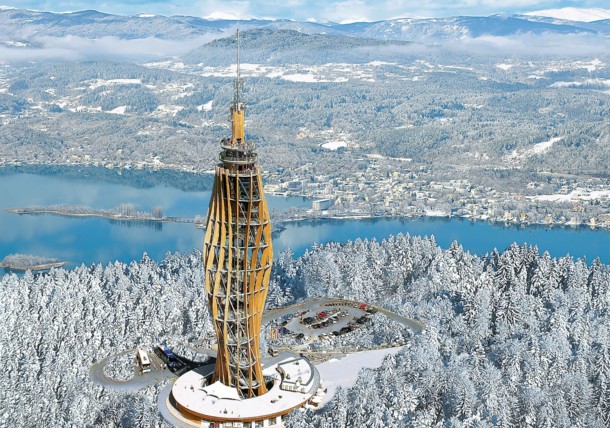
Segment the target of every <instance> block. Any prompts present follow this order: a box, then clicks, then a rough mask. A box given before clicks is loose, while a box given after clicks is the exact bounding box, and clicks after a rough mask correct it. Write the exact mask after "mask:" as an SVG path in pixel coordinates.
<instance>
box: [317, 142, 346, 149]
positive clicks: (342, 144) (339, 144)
mask: <svg viewBox="0 0 610 428" xmlns="http://www.w3.org/2000/svg"><path fill="white" fill-rule="evenodd" d="M340 147H347V143H346V142H345V141H329V142H328V143H324V144H322V148H324V149H328V150H337V149H338V148H340Z"/></svg>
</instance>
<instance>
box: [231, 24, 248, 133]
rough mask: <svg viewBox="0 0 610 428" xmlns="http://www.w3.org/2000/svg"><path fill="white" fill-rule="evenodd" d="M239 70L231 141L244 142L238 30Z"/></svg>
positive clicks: (234, 87) (236, 74)
mask: <svg viewBox="0 0 610 428" xmlns="http://www.w3.org/2000/svg"><path fill="white" fill-rule="evenodd" d="M236 37H237V72H236V73H235V82H234V84H233V89H234V93H233V105H232V106H231V123H232V124H231V131H232V132H231V143H232V144H244V143H245V142H246V131H245V129H244V127H245V125H244V105H243V103H242V101H241V86H242V82H241V76H240V70H239V30H237V36H236Z"/></svg>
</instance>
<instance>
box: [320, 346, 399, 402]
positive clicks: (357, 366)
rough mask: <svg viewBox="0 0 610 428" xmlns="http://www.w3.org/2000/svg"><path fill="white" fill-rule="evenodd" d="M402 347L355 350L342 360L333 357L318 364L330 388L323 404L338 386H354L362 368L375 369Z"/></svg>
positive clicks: (331, 396) (324, 380)
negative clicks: (387, 356)
mask: <svg viewBox="0 0 610 428" xmlns="http://www.w3.org/2000/svg"><path fill="white" fill-rule="evenodd" d="M400 349H402V347H397V348H386V349H376V350H374V351H364V352H355V353H353V354H348V355H347V356H345V357H344V358H341V359H340V360H338V359H336V358H332V359H330V360H328V361H326V362H324V363H322V364H319V365H317V366H316V368H317V369H318V372H319V373H320V377H321V378H322V383H323V384H324V386H326V388H328V391H327V393H326V395H325V396H324V400H322V404H321V405H322V406H324V405H325V404H326V403H328V402H329V401H330V400H331V399H332V398H333V396H334V395H335V392H336V391H337V388H340V387H342V388H349V387H352V386H354V384H355V383H356V379H358V374H359V373H360V370H361V369H365V368H366V369H374V368H377V367H380V366H381V363H382V362H383V359H384V358H385V357H386V355H394V354H396V353H397V352H398V351H400Z"/></svg>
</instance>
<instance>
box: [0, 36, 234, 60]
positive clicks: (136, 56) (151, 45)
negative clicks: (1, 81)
mask: <svg viewBox="0 0 610 428" xmlns="http://www.w3.org/2000/svg"><path fill="white" fill-rule="evenodd" d="M227 35H228V33H227ZM220 37H225V35H224V34H215V35H207V36H201V37H197V38H193V39H186V40H166V39H158V38H155V37H149V38H142V39H120V38H118V37H114V36H108V37H101V38H98V39H88V38H84V37H79V36H65V37H51V36H42V37H35V38H34V39H33V42H34V43H33V46H31V47H8V46H1V45H0V62H1V61H4V62H27V61H44V60H67V61H86V60H99V59H105V60H129V61H141V60H151V59H158V58H164V57H169V56H178V55H181V54H183V53H185V52H187V51H189V50H191V49H194V48H196V47H199V46H201V45H203V44H205V43H208V42H210V41H212V40H214V39H217V38H220Z"/></svg>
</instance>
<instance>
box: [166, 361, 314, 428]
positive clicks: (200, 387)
mask: <svg viewBox="0 0 610 428" xmlns="http://www.w3.org/2000/svg"><path fill="white" fill-rule="evenodd" d="M208 367H209V368H208ZM208 367H205V368H204V367H202V368H198V369H195V370H191V371H189V372H187V373H185V374H184V375H182V376H181V377H180V378H179V379H178V380H176V382H175V383H174V384H173V386H172V387H171V390H168V391H167V392H166V393H165V396H164V397H163V398H161V397H160V399H159V405H160V406H161V407H164V409H162V412H161V413H163V414H164V416H166V415H167V413H168V412H169V414H170V415H171V416H172V418H176V419H177V420H179V421H180V422H181V425H182V426H192V427H212V426H214V427H217V426H218V427H220V426H237V425H232V424H234V423H240V425H239V426H243V427H248V428H250V427H262V426H265V427H281V426H283V422H282V416H284V415H286V414H288V413H290V412H291V411H293V410H295V409H298V408H300V407H303V406H305V405H307V404H310V405H315V404H316V403H319V401H320V400H319V399H316V398H315V397H318V396H321V395H322V394H323V391H322V388H321V384H320V375H319V373H318V371H317V370H316V368H315V367H314V366H313V365H312V364H311V363H310V362H309V360H308V359H307V358H304V357H299V356H296V355H295V354H292V353H282V354H281V355H279V356H277V357H275V358H273V359H271V360H270V361H267V363H266V364H265V363H263V375H264V376H265V379H267V380H269V382H270V384H271V386H270V387H269V391H268V392H267V393H265V394H263V395H259V396H258V397H253V398H241V397H240V396H239V394H238V392H237V389H235V388H232V387H229V386H226V385H224V384H222V383H220V382H214V383H210V382H211V379H212V375H213V372H212V370H213V368H212V367H211V366H208ZM163 410H166V411H163ZM166 419H168V417H167V416H166ZM168 422H170V423H175V420H169V419H168Z"/></svg>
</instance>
